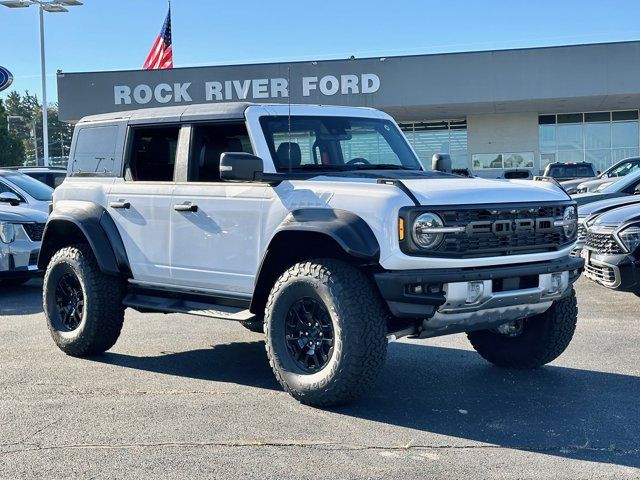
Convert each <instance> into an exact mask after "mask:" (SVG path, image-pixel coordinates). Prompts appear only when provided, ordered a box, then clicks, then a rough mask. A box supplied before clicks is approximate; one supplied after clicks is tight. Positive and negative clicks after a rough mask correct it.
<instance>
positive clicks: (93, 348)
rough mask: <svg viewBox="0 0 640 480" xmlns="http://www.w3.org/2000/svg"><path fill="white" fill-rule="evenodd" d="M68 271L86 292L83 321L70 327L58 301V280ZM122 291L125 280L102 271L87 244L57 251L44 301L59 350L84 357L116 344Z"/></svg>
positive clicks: (121, 318) (46, 277) (122, 320)
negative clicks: (64, 319)
mask: <svg viewBox="0 0 640 480" xmlns="http://www.w3.org/2000/svg"><path fill="white" fill-rule="evenodd" d="M69 275H70V276H71V278H73V277H75V278H76V279H77V281H78V282H79V285H80V287H81V291H82V296H83V309H82V314H81V321H80V324H79V326H78V327H77V328H75V329H73V330H71V331H70V330H69V329H68V328H64V325H63V324H62V321H61V319H62V316H61V314H60V311H59V308H58V305H57V303H56V288H57V285H58V282H60V281H61V278H62V277H63V276H67V277H68V276H69ZM123 295H124V282H123V280H122V279H121V278H118V277H115V276H110V275H105V274H104V273H102V271H100V268H99V267H98V263H97V261H96V259H95V257H94V255H93V252H92V251H91V249H90V248H89V247H88V246H87V245H84V244H80V245H72V246H69V247H65V248H63V249H61V250H59V251H58V252H56V254H55V255H54V256H53V258H52V259H51V261H50V262H49V265H48V267H47V270H46V273H45V277H44V288H43V304H44V312H45V316H46V318H47V325H48V327H49V331H50V332H51V336H52V337H53V340H54V342H55V343H56V345H57V346H58V347H59V348H60V350H62V351H63V352H65V353H66V354H68V355H71V356H76V357H81V356H85V355H95V354H99V353H102V352H105V351H107V350H109V349H110V348H111V347H113V345H115V343H116V341H117V340H118V337H119V336H120V331H121V330H122V324H123V322H124V306H123V305H122V298H123Z"/></svg>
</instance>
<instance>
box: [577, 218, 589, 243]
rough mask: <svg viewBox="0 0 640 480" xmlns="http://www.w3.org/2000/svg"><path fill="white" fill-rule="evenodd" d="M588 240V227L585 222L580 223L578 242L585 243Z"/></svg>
mask: <svg viewBox="0 0 640 480" xmlns="http://www.w3.org/2000/svg"><path fill="white" fill-rule="evenodd" d="M586 240H587V227H586V226H585V224H584V223H580V224H578V243H579V244H584V242H585V241H586Z"/></svg>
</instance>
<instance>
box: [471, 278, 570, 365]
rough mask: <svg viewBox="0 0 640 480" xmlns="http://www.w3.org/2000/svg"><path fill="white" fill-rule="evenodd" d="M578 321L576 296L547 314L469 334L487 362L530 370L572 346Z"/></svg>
mask: <svg viewBox="0 0 640 480" xmlns="http://www.w3.org/2000/svg"><path fill="white" fill-rule="evenodd" d="M577 320H578V305H577V302H576V294H575V291H573V289H572V290H571V293H570V294H569V295H568V296H566V297H564V298H562V299H560V300H556V301H555V302H554V303H553V305H551V307H550V308H549V310H547V311H546V312H544V313H542V314H540V315H536V316H534V317H530V318H526V319H523V320H517V321H515V322H511V323H510V324H507V325H504V326H501V327H500V328H499V329H495V330H480V331H477V332H470V333H468V334H467V337H468V338H469V341H470V342H471V345H473V348H475V350H476V351H477V352H478V353H479V354H480V355H481V356H482V357H483V358H484V359H486V360H488V361H489V362H491V363H493V364H494V365H497V366H499V367H505V368H516V369H531V368H537V367H540V366H542V365H545V364H547V363H549V362H551V361H553V360H555V359H556V358H558V357H559V356H560V355H561V354H562V352H564V351H565V349H566V348H567V347H568V346H569V343H570V342H571V339H572V338H573V333H574V332H575V330H576V322H577Z"/></svg>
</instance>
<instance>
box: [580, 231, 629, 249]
mask: <svg viewBox="0 0 640 480" xmlns="http://www.w3.org/2000/svg"><path fill="white" fill-rule="evenodd" d="M586 245H587V248H588V249H589V250H593V251H595V252H596V253H598V254H600V255H618V254H621V253H624V251H623V250H622V248H621V247H620V245H619V244H618V242H616V239H615V238H613V235H612V234H611V233H596V232H592V231H590V232H588V233H587V243H586Z"/></svg>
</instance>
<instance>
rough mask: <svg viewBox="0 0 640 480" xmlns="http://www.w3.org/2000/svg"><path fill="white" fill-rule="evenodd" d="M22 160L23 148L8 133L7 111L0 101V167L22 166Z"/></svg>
mask: <svg viewBox="0 0 640 480" xmlns="http://www.w3.org/2000/svg"><path fill="white" fill-rule="evenodd" d="M24 159H25V156H24V146H23V144H22V142H21V141H20V139H19V138H18V137H17V136H16V135H15V134H14V133H13V132H9V131H8V121H7V110H6V108H5V106H4V103H3V101H2V99H0V166H11V165H22V164H23V162H24Z"/></svg>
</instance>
